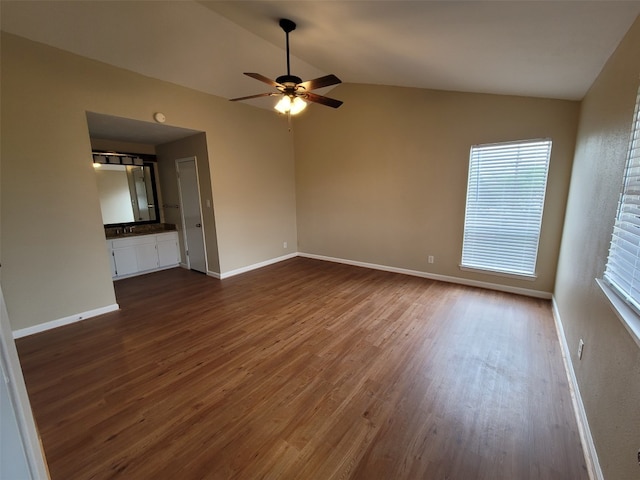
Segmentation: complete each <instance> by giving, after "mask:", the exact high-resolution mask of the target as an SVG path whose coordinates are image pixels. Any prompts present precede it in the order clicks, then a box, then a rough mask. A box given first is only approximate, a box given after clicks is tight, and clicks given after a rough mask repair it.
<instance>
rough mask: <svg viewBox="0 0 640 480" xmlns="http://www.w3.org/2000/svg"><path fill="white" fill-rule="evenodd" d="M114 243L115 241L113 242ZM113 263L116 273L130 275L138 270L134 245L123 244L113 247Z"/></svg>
mask: <svg viewBox="0 0 640 480" xmlns="http://www.w3.org/2000/svg"><path fill="white" fill-rule="evenodd" d="M114 243H115V242H114ZM113 263H114V265H115V272H116V275H130V274H132V273H136V272H137V271H138V260H137V258H136V247H134V246H125V247H116V248H114V249H113Z"/></svg>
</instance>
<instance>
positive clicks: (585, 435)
mask: <svg viewBox="0 0 640 480" xmlns="http://www.w3.org/2000/svg"><path fill="white" fill-rule="evenodd" d="M551 305H552V306H553V320H554V323H555V325H556V333H557V334H558V340H559V341H560V350H561V352H562V361H563V363H564V369H565V372H566V373H567V379H568V380H569V391H570V392H571V401H572V403H573V410H574V412H575V415H576V422H577V423H578V431H579V433H580V441H581V442H582V451H583V453H584V459H585V462H586V464H587V470H588V472H589V478H590V479H591V480H604V476H603V475H602V469H601V468H600V461H599V460H598V452H597V451H596V446H595V444H594V443H593V436H592V435H591V429H590V428H589V421H588V419H587V412H586V410H585V409H584V403H582V396H581V395H580V388H579V387H578V379H577V378H576V372H575V371H574V370H573V363H572V362H571V350H569V345H568V344H567V338H566V337H565V335H564V328H563V327H562V319H561V318H560V312H559V310H558V304H557V303H556V297H555V296H554V297H553V298H552V299H551Z"/></svg>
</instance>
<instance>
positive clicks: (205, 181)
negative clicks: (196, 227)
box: [156, 133, 220, 274]
mask: <svg viewBox="0 0 640 480" xmlns="http://www.w3.org/2000/svg"><path fill="white" fill-rule="evenodd" d="M156 152H157V158H158V170H159V177H160V189H161V191H162V195H163V199H164V200H163V203H164V204H167V205H179V204H180V194H179V191H178V178H177V176H176V160H178V159H181V158H188V157H196V163H197V166H198V181H199V183H200V185H199V186H200V201H201V205H200V209H201V211H202V222H203V228H204V237H205V245H206V249H207V266H208V269H209V271H210V272H214V273H218V274H219V273H220V259H219V257H218V241H217V237H216V221H215V216H214V213H213V212H214V211H213V202H212V198H213V195H212V192H211V176H210V174H209V154H208V153H207V138H206V135H205V134H204V133H198V134H196V135H193V136H191V137H187V138H183V139H181V140H176V141H175V142H170V143H165V144H163V145H158V146H157V148H156ZM163 211H164V215H165V221H166V222H167V223H173V224H175V225H176V227H177V228H178V230H179V231H180V255H181V258H182V262H183V263H186V256H185V248H184V237H183V231H182V218H181V216H180V210H179V209H177V208H172V207H167V208H163Z"/></svg>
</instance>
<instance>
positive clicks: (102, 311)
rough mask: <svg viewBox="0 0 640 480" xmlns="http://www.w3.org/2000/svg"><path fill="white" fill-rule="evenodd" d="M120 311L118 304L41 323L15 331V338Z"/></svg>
mask: <svg viewBox="0 0 640 480" xmlns="http://www.w3.org/2000/svg"><path fill="white" fill-rule="evenodd" d="M119 309H120V306H119V305H118V304H117V303H114V304H112V305H107V306H106V307H100V308H94V309H93V310H89V311H87V312H82V313H76V314H75V315H70V316H68V317H64V318H59V319H58V320H51V321H50V322H45V323H40V324H38V325H34V326H33V327H27V328H21V329H19V330H14V331H13V338H22V337H26V336H28V335H33V334H34V333H40V332H44V331H47V330H51V329H52V328H57V327H62V326H63V325H69V324H71V323H76V322H80V321H82V320H86V319H87V318H91V317H97V316H98V315H104V314H105V313H109V312H114V311H116V310H119Z"/></svg>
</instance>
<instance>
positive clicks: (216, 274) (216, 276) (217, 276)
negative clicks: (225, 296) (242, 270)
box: [207, 270, 220, 280]
mask: <svg viewBox="0 0 640 480" xmlns="http://www.w3.org/2000/svg"><path fill="white" fill-rule="evenodd" d="M207 276H208V277H213V278H217V279H218V280H220V274H219V273H218V272H212V271H211V270H207Z"/></svg>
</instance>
